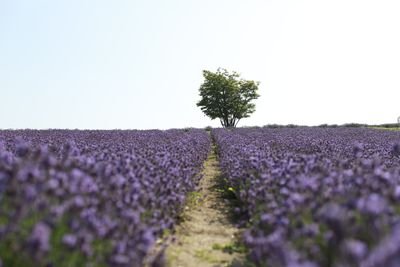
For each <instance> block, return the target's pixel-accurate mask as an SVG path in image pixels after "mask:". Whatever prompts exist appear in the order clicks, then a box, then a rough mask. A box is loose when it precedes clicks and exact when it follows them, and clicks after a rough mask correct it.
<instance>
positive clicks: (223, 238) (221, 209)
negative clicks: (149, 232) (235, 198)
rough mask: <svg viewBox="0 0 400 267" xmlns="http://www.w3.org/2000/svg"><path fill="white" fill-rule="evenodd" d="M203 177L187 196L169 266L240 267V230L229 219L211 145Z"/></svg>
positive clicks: (241, 259)
mask: <svg viewBox="0 0 400 267" xmlns="http://www.w3.org/2000/svg"><path fill="white" fill-rule="evenodd" d="M202 174H203V178H202V179H201V181H200V184H199V189H198V191H196V192H193V193H191V194H190V196H189V200H188V205H187V206H186V209H185V212H184V214H183V218H184V219H183V222H182V223H181V224H180V225H179V226H178V227H177V229H176V233H175V235H174V238H173V239H174V242H173V243H172V244H171V245H170V246H169V247H168V249H167V252H166V255H167V263H168V266H171V267H172V266H174V267H186V266H198V267H203V266H204V267H207V266H242V261H243V258H244V255H243V252H242V249H241V246H240V245H238V238H239V236H240V229H239V228H238V227H236V226H235V224H234V223H233V220H232V216H231V215H232V213H231V211H232V205H231V203H230V202H229V200H228V199H226V188H224V186H223V183H222V177H221V172H220V169H219V165H218V160H217V156H216V152H215V147H214V146H213V147H212V150H211V152H210V154H209V156H208V158H207V160H206V161H205V163H204V169H203V171H202Z"/></svg>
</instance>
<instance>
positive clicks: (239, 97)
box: [197, 68, 260, 127]
mask: <svg viewBox="0 0 400 267" xmlns="http://www.w3.org/2000/svg"><path fill="white" fill-rule="evenodd" d="M203 76H204V82H203V84H202V85H201V86H200V89H199V91H200V96H201V100H200V101H199V102H198V103H197V106H198V107H200V108H201V110H202V111H203V112H204V114H206V115H207V116H208V117H210V118H211V119H216V118H219V120H220V122H221V125H222V126H223V127H236V125H237V124H238V122H239V121H240V120H241V119H242V118H247V117H249V116H250V114H251V113H253V112H254V111H255V104H253V103H251V101H252V100H254V99H257V98H258V97H259V94H258V93H257V90H258V86H259V84H260V83H259V82H255V81H251V80H244V79H242V78H240V75H239V74H238V73H237V72H228V71H227V70H226V69H222V68H219V69H218V70H217V72H211V71H208V70H204V71H203Z"/></svg>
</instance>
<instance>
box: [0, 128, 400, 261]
mask: <svg viewBox="0 0 400 267" xmlns="http://www.w3.org/2000/svg"><path fill="white" fill-rule="evenodd" d="M212 142H214V143H215V147H216V154H217V160H218V161H219V163H218V164H219V166H218V168H220V169H221V172H222V176H218V177H216V179H222V180H223V183H224V184H225V185H226V191H229V192H227V193H231V194H233V197H234V198H236V200H235V204H237V206H236V208H235V210H234V213H235V215H236V217H237V218H239V222H238V223H239V224H240V225H241V227H242V228H244V231H243V235H242V237H240V238H239V240H238V242H240V243H241V246H243V247H244V250H245V252H246V253H247V255H246V257H247V260H246V261H245V264H246V266H268V267H289V266H290V267H294V266H296V267H301V266H303V267H314V266H315V267H316V266H320V267H333V266H335V267H352V266H365V267H369V266H371V267H373V266H387V267H394V266H400V264H399V262H400V132H399V131H384V130H377V129H368V128H350V127H338V128H318V127H296V128H277V129H274V128H238V129H213V130H212V131H211V134H209V133H207V132H206V131H204V130H199V129H186V130H167V131H158V130H151V131H150V130H149V131H64V130H49V131H35V130H20V131H0V266H134V267H135V266H143V265H144V264H145V260H146V259H147V257H148V256H149V254H151V253H152V251H153V248H154V246H155V245H156V241H157V240H163V237H165V236H167V235H169V234H170V233H173V232H174V229H175V228H176V226H177V225H178V222H179V220H180V216H181V214H182V212H183V210H184V209H185V206H186V204H187V201H188V196H189V193H191V192H193V191H195V190H198V188H197V185H198V184H199V180H200V179H201V178H202V175H201V171H202V169H203V164H204V162H205V161H206V159H207V156H208V155H210V153H212V151H211V147H212V146H211V145H212ZM222 212H228V211H222ZM152 256H154V257H153V258H154V259H155V261H153V262H152V263H151V264H152V265H153V266H163V265H165V264H166V262H168V261H165V259H163V256H164V254H163V251H161V252H160V255H159V256H160V257H157V255H152ZM203 256H204V255H203ZM187 266H193V265H191V264H190V263H188V264H187ZM204 266H215V264H214V265H204ZM218 266H219V265H218ZM221 266H222V265H221Z"/></svg>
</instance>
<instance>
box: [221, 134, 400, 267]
mask: <svg viewBox="0 0 400 267" xmlns="http://www.w3.org/2000/svg"><path fill="white" fill-rule="evenodd" d="M213 136H214V138H215V140H216V143H217V145H218V153H219V157H220V161H221V168H222V170H223V173H224V175H225V176H226V177H227V179H228V181H229V183H230V185H231V186H232V187H233V189H234V191H235V194H236V196H237V198H238V199H239V200H240V202H241V213H242V214H243V215H245V216H246V217H247V219H248V220H249V226H248V230H247V231H246V232H245V234H244V242H245V244H246V245H247V246H248V247H249V249H250V257H251V259H252V261H253V262H254V263H255V264H256V265H257V266H274V267H281V266H298V267H299V266H303V267H305V266H308V267H311V266H313V267H314V266H321V267H331V266H338V267H339V266H343V267H345V266H346V267H351V266H364V267H370V266H371V267H373V266H385V267H394V266H400V265H399V262H400V260H399V259H400V145H399V144H400V132H395V131H382V130H375V129H366V128H358V129H354V128H332V129H329V128H293V129H288V128H286V129H268V128H248V129H236V130H224V129H216V130H214V131H213Z"/></svg>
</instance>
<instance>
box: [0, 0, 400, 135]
mask: <svg viewBox="0 0 400 267" xmlns="http://www.w3.org/2000/svg"><path fill="white" fill-rule="evenodd" d="M399 14H400V1H399V0H393V1H390V0H376V1H368V0H329V1H327V0H304V1H303V0H290V1H289V0H168V1H166V0H141V1H139V0H137V1H134V0H127V1H122V0H116V1H110V0H107V1H105V0H103V1H100V0H58V1H54V0H47V1H45V0H35V1H32V0H0V101H1V102H0V128H1V129H6V128H41V129H43V128H70V129H75V128H80V129H117V128H119V129H150V128H152V129H153V128H160V129H166V128H182V127H204V126H207V125H211V126H219V121H218V120H214V121H211V120H210V119H209V118H207V117H206V116H205V115H203V114H202V112H201V111H200V109H199V108H198V107H197V106H196V102H197V101H198V100H199V96H198V88H199V86H200V84H201V83H202V79H203V77H202V70H203V69H207V70H212V71H215V70H216V69H217V68H218V67H223V68H226V69H228V70H235V71H237V72H239V73H241V74H242V77H243V78H245V79H251V80H257V81H260V82H261V85H260V92H259V93H260V94H261V97H260V98H259V99H258V100H257V101H256V102H255V103H256V112H255V113H254V114H253V115H252V116H251V117H250V118H248V119H245V120H243V121H241V122H240V123H239V126H244V125H258V126H262V125H265V124H272V123H278V124H288V123H293V124H306V125H316V124H322V123H339V124H341V123H345V122H359V123H387V122H395V121H396V119H397V117H398V116H400V15H399Z"/></svg>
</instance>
